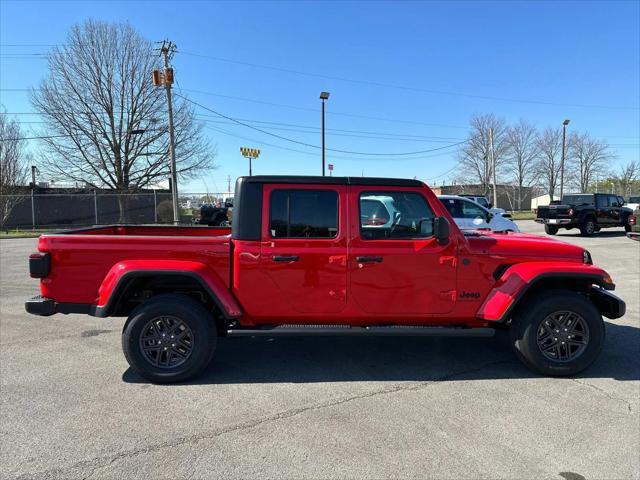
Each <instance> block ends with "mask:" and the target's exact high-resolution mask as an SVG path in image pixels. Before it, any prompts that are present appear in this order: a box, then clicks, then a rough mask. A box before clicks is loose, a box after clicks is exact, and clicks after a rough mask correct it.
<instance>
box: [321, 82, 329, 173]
mask: <svg viewBox="0 0 640 480" xmlns="http://www.w3.org/2000/svg"><path fill="white" fill-rule="evenodd" d="M328 99H329V92H320V100H322V176H323V177H324V162H325V159H324V102H325V100H328Z"/></svg>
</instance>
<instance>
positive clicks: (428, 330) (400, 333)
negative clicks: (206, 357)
mask: <svg viewBox="0 0 640 480" xmlns="http://www.w3.org/2000/svg"><path fill="white" fill-rule="evenodd" d="M494 333H495V330H494V329H493V328H456V327H453V328H451V327H406V326H391V327H349V326H340V325H334V326H331V325H320V326H318V325H309V326H300V325H295V326H289V325H284V326H278V327H265V328H256V329H243V328H240V329H230V330H227V335H228V336H229V337H257V336H267V337H275V336H289V337H299V336H307V335H317V336H350V335H364V336H386V337H392V336H396V337H493V335H494Z"/></svg>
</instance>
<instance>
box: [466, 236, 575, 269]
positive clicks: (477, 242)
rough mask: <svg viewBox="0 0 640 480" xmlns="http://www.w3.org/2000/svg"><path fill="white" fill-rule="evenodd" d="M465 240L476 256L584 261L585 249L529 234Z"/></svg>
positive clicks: (477, 237) (467, 237)
mask: <svg viewBox="0 0 640 480" xmlns="http://www.w3.org/2000/svg"><path fill="white" fill-rule="evenodd" d="M465 239H466V241H467V244H468V246H469V249H470V250H471V253H474V254H486V255H496V256H501V257H505V258H508V257H531V258H545V259H548V258H555V259H562V260H568V261H576V262H580V263H582V262H583V259H584V252H585V251H586V250H585V249H584V248H581V247H578V246H575V245H571V244H569V243H564V242H562V241H560V240H556V239H553V238H549V237H542V236H539V235H532V234H529V233H511V232H509V233H499V232H490V231H485V230H475V231H471V232H468V233H467V234H466V235H465Z"/></svg>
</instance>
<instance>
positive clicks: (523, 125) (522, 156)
mask: <svg viewBox="0 0 640 480" xmlns="http://www.w3.org/2000/svg"><path fill="white" fill-rule="evenodd" d="M507 143H508V146H509V149H508V151H507V165H508V166H509V170H510V172H511V177H512V181H513V183H514V186H516V187H517V190H516V192H515V203H516V208H517V209H518V210H522V188H523V187H530V186H531V185H532V184H533V183H534V182H535V181H536V171H535V167H536V162H537V160H538V155H539V142H538V132H537V130H536V128H535V127H534V126H533V125H531V124H530V123H527V122H526V121H525V120H523V119H520V121H519V122H518V123H517V124H516V125H515V126H513V127H509V128H508V130H507Z"/></svg>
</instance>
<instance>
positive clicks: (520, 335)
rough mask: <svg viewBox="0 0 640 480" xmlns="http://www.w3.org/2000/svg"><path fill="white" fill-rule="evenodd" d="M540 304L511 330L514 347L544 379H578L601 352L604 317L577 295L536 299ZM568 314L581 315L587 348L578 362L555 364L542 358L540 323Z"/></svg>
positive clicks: (567, 294) (525, 361)
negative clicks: (539, 343)
mask: <svg viewBox="0 0 640 480" xmlns="http://www.w3.org/2000/svg"><path fill="white" fill-rule="evenodd" d="M533 301H534V302H537V305H535V306H534V307H533V308H532V309H530V310H529V311H528V313H526V312H525V313H524V314H523V315H522V317H521V318H520V319H517V320H516V321H515V324H514V325H513V326H512V328H514V327H515V328H514V331H513V332H512V341H513V346H514V348H515V350H516V352H517V353H518V356H519V357H520V358H521V360H523V362H524V363H525V364H526V365H527V366H529V367H530V368H532V369H533V370H536V371H537V372H539V373H542V374H544V375H551V376H567V375H575V374H577V373H579V372H581V371H582V370H584V369H585V368H587V367H588V366H589V365H591V364H592V363H593V362H594V361H595V359H596V358H597V357H598V355H599V354H600V352H601V351H602V347H603V345H604V338H605V329H604V322H603V320H602V316H601V315H600V313H599V312H598V310H597V309H596V308H595V306H594V305H593V304H592V303H591V302H590V301H589V300H588V299H586V298H584V297H583V296H582V295H579V294H576V293H574V292H566V294H554V295H553V296H551V297H547V298H545V297H536V299H535V300H533ZM559 310H567V311H571V312H575V313H577V314H578V315H580V316H581V317H582V318H583V319H584V321H585V322H586V324H587V327H588V328H589V343H588V344H587V348H586V349H585V350H584V352H582V354H581V355H580V356H579V357H578V358H576V359H575V360H571V361H568V362H556V361H554V360H551V359H549V358H547V357H545V356H544V355H543V353H542V352H541V351H540V348H539V347H538V343H537V332H538V327H539V326H540V323H541V322H542V321H543V320H544V319H545V318H546V317H547V316H548V315H550V314H552V313H554V312H557V311H559Z"/></svg>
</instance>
